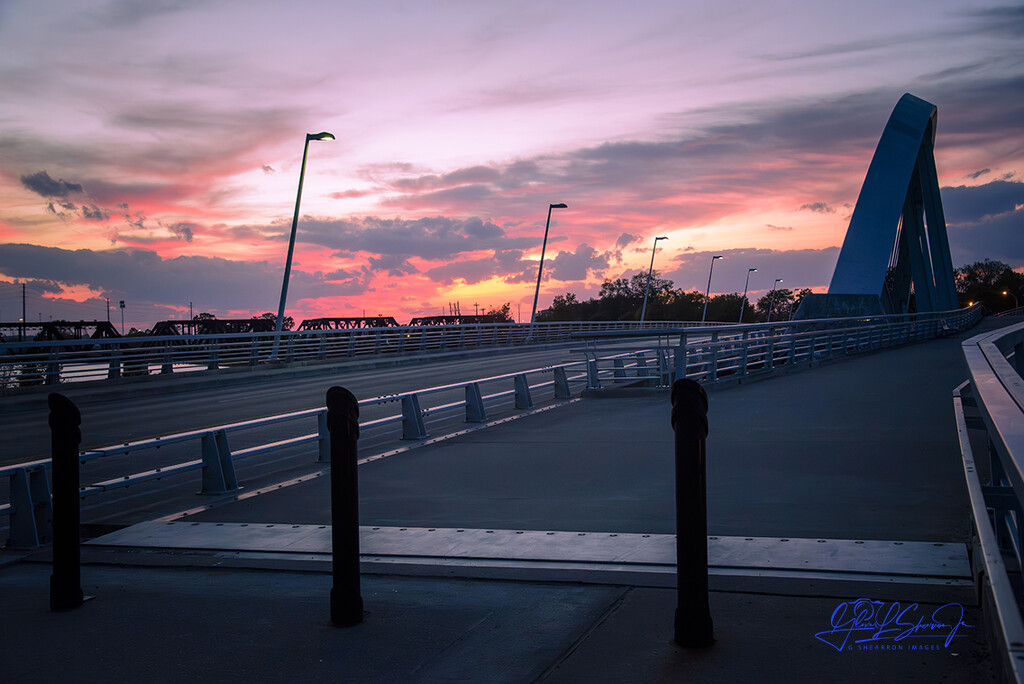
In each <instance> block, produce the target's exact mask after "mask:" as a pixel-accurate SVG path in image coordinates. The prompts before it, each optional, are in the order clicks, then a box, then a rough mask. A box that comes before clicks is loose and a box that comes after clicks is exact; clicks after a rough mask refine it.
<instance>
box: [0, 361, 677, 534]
mask: <svg viewBox="0 0 1024 684" xmlns="http://www.w3.org/2000/svg"><path fill="white" fill-rule="evenodd" d="M648 357H651V358H648ZM650 360H653V361H654V362H655V363H654V364H653V365H652V364H650V363H648V361H650ZM667 364H668V359H667V356H665V355H663V354H660V355H659V354H658V352H657V351H650V350H648V351H644V350H641V351H631V352H629V353H627V354H619V355H615V356H611V357H607V358H602V359H595V358H591V359H586V360H583V361H579V362H574V363H569V364H562V365H558V366H549V367H544V368H535V369H532V370H527V371H519V372H516V373H508V374H504V375H495V376H491V377H487V378H479V379H476V380H472V381H469V382H462V383H455V384H450V385H439V386H436V387H429V388H425V389H419V390H415V391H412V392H404V393H400V394H391V395H384V396H380V397H373V398H370V399H363V400H361V401H360V402H359V407H360V410H361V411H366V410H367V409H372V408H374V407H379V406H385V405H389V404H397V405H398V406H399V407H400V411H399V412H398V413H393V414H390V415H385V416H383V417H379V418H375V419H370V420H364V421H362V422H361V423H360V430H361V431H362V432H363V433H364V434H365V433H367V432H374V431H378V430H382V429H385V428H392V429H394V430H395V432H396V433H398V434H400V437H401V439H403V440H423V439H426V438H427V437H428V436H429V434H428V431H427V423H428V421H434V420H438V417H439V416H442V415H445V414H451V413H458V412H460V411H461V412H464V415H465V422H467V423H484V422H487V421H488V420H489V414H490V412H491V409H493V408H494V407H496V406H498V405H500V404H501V403H502V402H504V403H510V404H511V405H512V406H513V407H514V408H515V409H517V410H526V409H531V408H533V407H534V402H533V397H534V394H535V393H537V392H546V391H548V390H550V392H551V398H552V399H553V400H555V401H559V400H566V399H570V398H571V397H572V394H573V388H574V387H579V386H580V385H582V386H584V387H587V388H592V389H598V388H600V386H601V381H602V379H604V380H605V382H609V381H610V382H613V383H622V382H636V381H637V379H641V380H644V379H647V380H650V381H654V382H657V383H658V384H668V382H669V381H670V369H669V368H668V365H667ZM456 396H458V397H459V398H457V399H456V398H455V397H456ZM428 402H430V403H429V404H428ZM293 421H301V422H304V423H307V424H314V425H315V426H316V428H315V430H316V431H315V432H310V433H308V434H302V435H298V436H295V437H289V438H287V439H278V440H274V441H269V442H268V441H266V438H264V441H262V442H260V443H258V444H255V445H253V446H249V447H247V448H243V449H232V447H231V441H232V438H233V437H234V436H237V435H239V434H241V433H244V432H247V431H252V430H259V429H265V428H268V427H270V426H277V425H280V424H282V423H288V422H293ZM302 429H304V428H299V430H302ZM182 443H192V444H197V446H198V452H199V455H200V457H199V458H196V459H192V460H188V461H184V462H180V463H174V464H170V465H164V466H161V467H155V468H148V469H146V470H141V471H137V472H133V473H130V474H127V475H118V476H117V477H114V478H110V479H107V480H103V481H99V482H93V483H91V484H88V485H85V486H82V487H81V489H80V492H79V495H80V497H81V498H83V499H84V498H86V497H89V496H93V495H95V494H100V493H102V492H109V491H112V490H116V489H122V488H126V487H130V486H133V485H137V484H140V483H143V482H147V481H150V480H159V479H163V478H166V477H170V476H172V475H176V474H180V473H185V472H188V471H192V470H202V488H201V491H202V493H205V494H222V493H226V492H231V491H234V490H236V489H238V487H239V482H238V477H237V475H236V470H235V462H236V461H238V460H240V459H244V458H248V457H253V456H258V455H263V454H269V453H272V452H276V451H282V450H286V449H292V448H295V447H302V446H305V445H315V452H316V454H317V460H318V461H320V462H326V461H329V460H330V448H329V435H328V431H327V409H326V408H314V409H307V410H304V411H294V412H291V413H286V414H281V415H276V416H269V417H266V418H258V419H255V420H247V421H241V422H237V423H230V424H227V425H219V426H215V427H210V428H205V429H202V430H192V431H188V432H181V433H177V434H173V435H167V436H162V437H153V438H151V439H143V440H138V441H135V442H126V443H124V444H116V445H112V446H108V447H103V448H99V449H92V450H89V451H83V452H81V453H80V454H79V459H78V460H79V463H80V464H83V465H84V464H86V463H89V462H92V461H97V460H99V459H104V458H107V457H112V456H127V455H134V454H138V453H140V452H150V453H152V452H153V451H154V450H156V449H160V448H161V447H168V446H171V445H175V444H182ZM371 458H372V457H371ZM49 467H50V459H40V460H36V461H30V462H26V463H19V464H16V465H12V466H7V467H3V468H0V477H7V478H9V484H10V489H9V491H10V502H9V503H7V504H2V505H0V516H4V515H7V516H10V539H9V542H8V544H9V546H12V547H23V548H32V547H35V546H38V545H40V544H42V543H46V541H48V534H49V529H50V523H49V518H50V515H51V513H52V509H51V502H50V486H49V474H48V471H49Z"/></svg>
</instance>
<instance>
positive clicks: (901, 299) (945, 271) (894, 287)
mask: <svg viewBox="0 0 1024 684" xmlns="http://www.w3.org/2000/svg"><path fill="white" fill-rule="evenodd" d="M936 114H937V110H936V107H935V105H933V104H931V103H930V102H926V101H924V100H922V99H920V98H918V97H915V96H914V95H911V94H909V93H907V94H905V95H903V97H901V98H900V101H899V102H898V103H897V104H896V107H895V108H894V109H893V112H892V115H891V116H890V117H889V121H888V123H886V125H885V129H884V130H883V131H882V137H881V138H880V139H879V141H878V146H877V147H876V148H875V154H874V157H873V158H872V159H871V165H870V166H869V167H868V172H867V175H866V176H865V178H864V185H863V186H861V190H860V196H859V197H858V198H857V205H856V206H855V207H854V210H853V216H851V218H850V226H849V228H848V229H847V231H846V238H845V239H844V241H843V248H842V250H841V251H840V253H839V260H838V261H837V262H836V267H835V271H833V273H832V282H831V284H830V285H829V289H828V294H827V295H817V296H814V297H811V298H808V300H805V302H806V305H804V304H802V305H801V310H800V312H799V314H798V315H799V317H800V318H817V317H822V316H843V315H861V314H873V313H905V312H906V311H907V309H908V306H909V304H910V295H911V292H913V293H914V299H915V303H916V307H917V310H918V311H948V310H950V309H955V308H957V306H958V304H957V296H956V286H955V284H954V281H953V263H952V260H951V258H950V254H949V239H948V237H947V234H946V221H945V216H944V215H943V212H942V200H941V198H940V196H939V182H938V174H937V173H936V170H935V154H934V150H935V121H936Z"/></svg>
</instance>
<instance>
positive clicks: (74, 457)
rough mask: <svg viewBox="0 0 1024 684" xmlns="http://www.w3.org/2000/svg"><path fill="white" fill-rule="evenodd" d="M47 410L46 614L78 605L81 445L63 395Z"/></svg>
mask: <svg viewBox="0 0 1024 684" xmlns="http://www.w3.org/2000/svg"><path fill="white" fill-rule="evenodd" d="M47 401H48V403H49V407H50V416H49V424H50V460H51V466H50V469H51V472H52V474H53V574H52V575H50V610H69V609H71V608H77V607H78V606H80V605H82V601H83V600H84V597H83V596H82V568H81V561H82V556H81V549H80V548H79V537H80V529H79V528H80V527H81V509H80V501H79V498H78V491H79V481H80V477H79V473H78V468H79V462H78V446H79V445H80V444H81V442H82V430H81V425H82V414H81V413H79V411H78V407H77V406H75V404H74V402H72V401H71V400H70V399H68V398H67V397H65V396H64V395H63V394H57V393H52V394H50V396H49V397H47Z"/></svg>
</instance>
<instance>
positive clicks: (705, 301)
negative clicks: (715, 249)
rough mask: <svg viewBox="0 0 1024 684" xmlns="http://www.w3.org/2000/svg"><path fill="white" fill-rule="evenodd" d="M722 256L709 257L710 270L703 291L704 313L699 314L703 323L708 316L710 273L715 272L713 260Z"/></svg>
mask: <svg viewBox="0 0 1024 684" xmlns="http://www.w3.org/2000/svg"><path fill="white" fill-rule="evenodd" d="M722 258H723V257H722V255H721V254H719V255H718V256H713V257H711V270H710V271H708V291H707V292H705V293H704V313H702V314H701V315H700V322H701V323H703V322H704V319H706V318H707V316H708V297H710V296H711V274H712V273H714V272H715V262H716V261H718V260H719V259H722Z"/></svg>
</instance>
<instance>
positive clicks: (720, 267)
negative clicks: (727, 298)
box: [659, 247, 839, 293]
mask: <svg viewBox="0 0 1024 684" xmlns="http://www.w3.org/2000/svg"><path fill="white" fill-rule="evenodd" d="M718 254H721V255H722V256H723V257H724V258H723V259H722V260H720V261H716V262H715V270H714V273H713V274H712V281H711V292H713V293H714V292H736V293H742V292H743V284H744V282H745V280H746V276H747V269H750V268H756V269H757V273H751V274H750V290H751V291H752V292H757V291H763V290H768V289H771V286H772V283H773V282H775V279H776V278H782V279H783V283H782V284H781V285H780V287H788V288H790V289H799V288H801V287H813V288H822V287H828V284H829V282H830V281H831V280H832V271H833V270H834V269H835V265H836V260H837V259H838V258H839V248H838V247H827V248H825V249H793V250H774V249H726V250H722V251H718V252H686V253H683V254H677V255H676V256H675V258H674V259H673V261H674V262H675V263H674V264H673V265H672V266H668V267H665V268H664V269H662V270H660V272H659V275H660V276H661V277H662V278H668V279H669V280H671V281H673V282H674V283H675V286H676V287H677V288H682V289H684V290H699V291H701V292H703V291H704V289H705V288H706V287H707V283H708V272H709V271H710V268H711V257H712V256H714V255H718Z"/></svg>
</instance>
